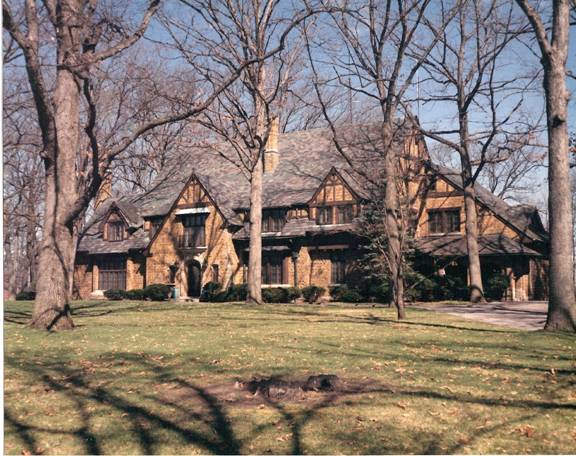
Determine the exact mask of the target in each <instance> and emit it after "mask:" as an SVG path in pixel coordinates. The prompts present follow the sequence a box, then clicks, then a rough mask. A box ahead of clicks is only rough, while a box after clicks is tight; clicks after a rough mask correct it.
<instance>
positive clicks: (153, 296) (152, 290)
mask: <svg viewBox="0 0 576 456" xmlns="http://www.w3.org/2000/svg"><path fill="white" fill-rule="evenodd" d="M170 291H171V287H170V286H169V285H164V284H161V283H155V284H152V285H148V286H147V287H146V288H144V290H143V292H144V296H145V297H146V299H149V300H150V301H166V300H167V299H168V298H169V296H170Z"/></svg>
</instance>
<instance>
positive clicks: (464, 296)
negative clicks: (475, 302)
mask: <svg viewBox="0 0 576 456" xmlns="http://www.w3.org/2000/svg"><path fill="white" fill-rule="evenodd" d="M436 283H437V285H436V287H435V290H434V298H435V299H438V300H455V301H466V300H468V296H469V292H468V285H466V282H465V281H464V280H463V279H461V278H460V277H453V276H448V275H447V276H444V277H439V278H438V279H437V281H436Z"/></svg>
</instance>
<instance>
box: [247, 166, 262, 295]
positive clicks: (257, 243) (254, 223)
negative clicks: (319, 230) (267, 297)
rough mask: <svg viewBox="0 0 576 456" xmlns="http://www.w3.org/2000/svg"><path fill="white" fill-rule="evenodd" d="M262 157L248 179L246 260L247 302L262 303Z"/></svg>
mask: <svg viewBox="0 0 576 456" xmlns="http://www.w3.org/2000/svg"><path fill="white" fill-rule="evenodd" d="M262 174H263V162H262V156H260V157H259V158H258V161H257V162H256V166H255V167H254V170H253V171H252V175H251V179H250V248H249V250H250V252H249V259H248V299H247V301H248V302H252V303H256V304H261V303H262Z"/></svg>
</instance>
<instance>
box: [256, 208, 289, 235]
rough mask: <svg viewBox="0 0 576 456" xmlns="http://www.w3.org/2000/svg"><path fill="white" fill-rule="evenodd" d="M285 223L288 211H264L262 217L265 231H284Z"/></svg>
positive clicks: (263, 230)
mask: <svg viewBox="0 0 576 456" xmlns="http://www.w3.org/2000/svg"><path fill="white" fill-rule="evenodd" d="M285 224H286V211H284V210H282V209H274V210H268V211H264V213H263V219H262V232H263V233H277V232H278V231H282V228H284V225H285Z"/></svg>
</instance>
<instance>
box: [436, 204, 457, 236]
mask: <svg viewBox="0 0 576 456" xmlns="http://www.w3.org/2000/svg"><path fill="white" fill-rule="evenodd" d="M428 231H429V233H430V234H442V233H457V232H459V231H460V209H444V210H432V211H428Z"/></svg>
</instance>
